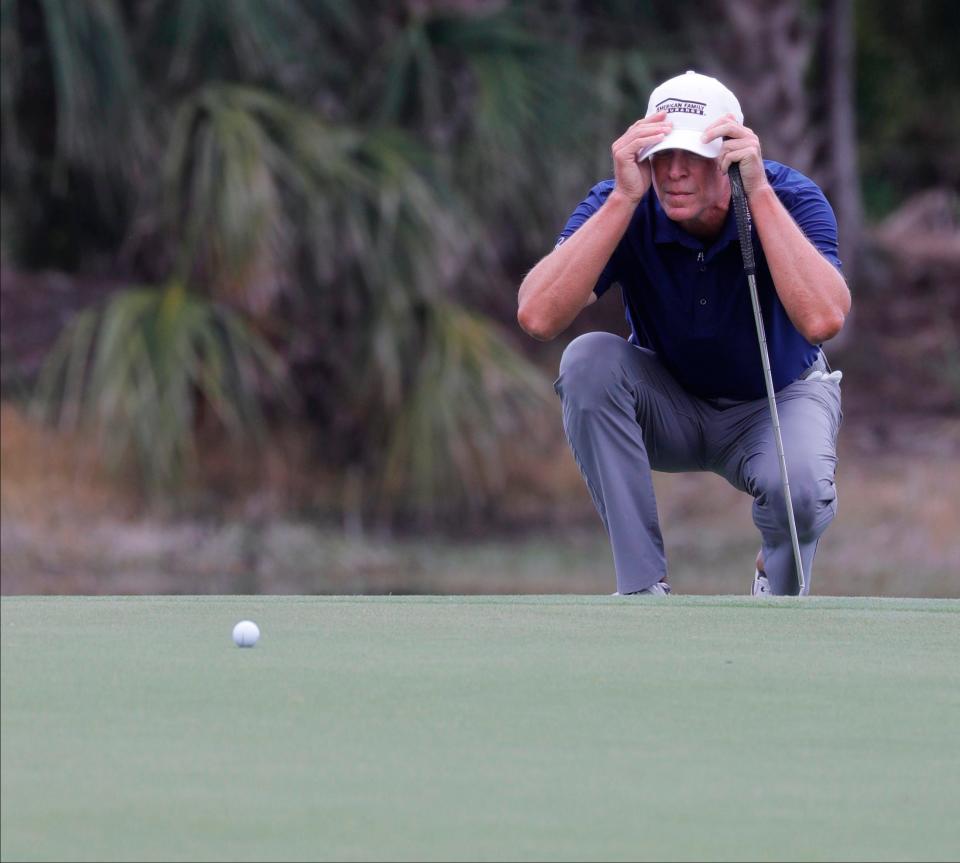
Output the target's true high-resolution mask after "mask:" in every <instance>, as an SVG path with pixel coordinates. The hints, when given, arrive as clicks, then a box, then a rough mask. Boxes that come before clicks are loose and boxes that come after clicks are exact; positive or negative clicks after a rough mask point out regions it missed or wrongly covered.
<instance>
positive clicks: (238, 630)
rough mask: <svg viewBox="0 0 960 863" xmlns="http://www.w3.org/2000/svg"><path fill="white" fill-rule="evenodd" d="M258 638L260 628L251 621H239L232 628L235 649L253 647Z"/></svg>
mask: <svg viewBox="0 0 960 863" xmlns="http://www.w3.org/2000/svg"><path fill="white" fill-rule="evenodd" d="M259 637H260V627H259V626H257V625H256V624H255V623H254V622H253V621H252V620H241V621H240V622H239V623H238V624H237V625H236V626H235V627H234V628H233V640H234V642H236V645H237V647H253V645H255V644H256V643H257V639H258V638H259Z"/></svg>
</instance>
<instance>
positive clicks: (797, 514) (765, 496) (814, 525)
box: [758, 463, 837, 542]
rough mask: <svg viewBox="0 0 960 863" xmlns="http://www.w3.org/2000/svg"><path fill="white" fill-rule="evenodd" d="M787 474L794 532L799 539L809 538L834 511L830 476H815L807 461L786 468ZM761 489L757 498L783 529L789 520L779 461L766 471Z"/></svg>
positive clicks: (834, 492)
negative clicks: (804, 463) (772, 468)
mask: <svg viewBox="0 0 960 863" xmlns="http://www.w3.org/2000/svg"><path fill="white" fill-rule="evenodd" d="M788 464H789V463H788ZM789 478H790V499H791V502H792V503H793V516H794V520H795V521H796V524H797V535H798V537H799V539H800V541H801V542H812V541H813V540H815V539H816V538H817V537H819V536H820V534H822V533H823V531H824V530H826V528H827V525H829V524H830V522H831V521H832V520H833V517H834V515H835V514H836V499H837V495H836V489H835V487H834V483H833V479H832V477H831V478H824V477H821V476H818V475H817V473H816V471H814V470H813V469H812V468H811V467H810V466H809V465H806V466H804V467H802V468H801V467H795V468H794V469H792V470H790V473H789ZM761 489H762V490H761V494H760V495H759V496H758V501H760V502H762V503H763V504H764V505H765V506H767V507H768V508H769V510H770V513H771V514H772V517H773V519H774V521H775V522H776V524H777V526H778V527H779V528H780V529H781V530H782V531H784V532H787V531H788V530H789V527H790V521H789V517H788V516H787V504H786V497H785V495H784V492H783V482H782V481H781V478H780V469H779V465H776V466H775V470H774V471H772V472H771V471H767V473H766V476H765V478H764V480H763V481H762V482H761Z"/></svg>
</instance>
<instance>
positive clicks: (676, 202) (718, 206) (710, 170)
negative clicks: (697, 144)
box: [650, 150, 730, 232]
mask: <svg viewBox="0 0 960 863" xmlns="http://www.w3.org/2000/svg"><path fill="white" fill-rule="evenodd" d="M650 163H651V166H652V174H653V185H654V188H655V189H656V192H657V197H658V198H659V199H660V206H661V207H663V211H664V213H666V215H667V217H668V218H669V219H672V220H673V221H674V222H680V223H681V224H684V225H685V226H689V227H691V228H698V227H707V226H710V225H712V224H713V223H714V222H716V220H717V218H718V216H719V217H720V218H721V221H722V218H723V217H724V216H725V215H726V211H727V208H728V206H729V201H730V185H729V181H728V180H727V177H726V176H725V175H723V174H721V173H720V168H719V163H718V162H717V160H716V159H707V158H705V157H704V156H698V155H697V154H696V153H691V152H690V151H689V150H661V151H660V152H659V153H654V154H653V156H652V157H651V158H650ZM694 232H696V231H694Z"/></svg>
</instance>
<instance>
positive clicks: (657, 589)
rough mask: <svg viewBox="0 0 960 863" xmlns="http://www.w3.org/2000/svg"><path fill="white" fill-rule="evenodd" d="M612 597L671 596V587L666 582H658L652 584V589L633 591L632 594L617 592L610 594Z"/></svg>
mask: <svg viewBox="0 0 960 863" xmlns="http://www.w3.org/2000/svg"><path fill="white" fill-rule="evenodd" d="M610 595H611V596H643V595H646V596H669V595H670V585H669V583H668V582H666V581H658V582H657V583H656V584H651V585H650V587H648V588H646V589H644V590H633V591H631V592H630V593H620V592H619V591H615V592H614V593H611V594H610Z"/></svg>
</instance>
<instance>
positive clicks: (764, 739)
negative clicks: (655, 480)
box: [0, 596, 960, 860]
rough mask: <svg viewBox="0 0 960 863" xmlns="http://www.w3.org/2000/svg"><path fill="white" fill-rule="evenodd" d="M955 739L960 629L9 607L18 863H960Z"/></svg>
mask: <svg viewBox="0 0 960 863" xmlns="http://www.w3.org/2000/svg"><path fill="white" fill-rule="evenodd" d="M244 617H250V618H252V619H254V620H256V621H257V622H258V623H259V624H260V627H261V630H262V632H263V635H262V637H261V640H260V643H259V644H258V645H257V647H255V648H254V649H252V650H241V649H238V648H236V647H235V646H234V645H233V643H232V641H231V640H230V632H231V629H232V627H233V624H234V623H235V622H236V621H237V620H239V619H241V618H244ZM958 727H960V602H958V601H956V600H894V599H890V600H879V599H836V598H810V599H805V600H802V601H798V600H783V599H781V600H769V601H763V602H757V601H749V600H746V599H736V598H725V597H724V598H706V597H670V598H647V599H636V598H634V599H621V598H612V597H583V596H577V597H474V598H463V597H415V598H413V597H391V598H376V599H373V598H360V597H357V598H342V597H341V598H332V597H327V598H313V597H311V598H300V597H254V596H251V597H207V598H194V597H179V598H169V597H164V598H158V597H138V598H116V597H108V598H95V599H93V598H49V599H47V598H4V599H3V600H2V795H0V801H2V836H0V838H2V857H3V859H4V860H21V859H36V860H39V859H70V860H135V859H153V860H163V859H168V860H209V859H221V860H226V859H229V860H252V859H261V860H285V859H304V860H307V859H311V860H320V859H334V860H376V859H385V860H402V859H437V860H454V859H470V860H478V859H510V860H519V859H525V860H532V859H541V860H542V859H563V860H581V859H592V860H623V859H671V860H674V859H676V860H693V859H723V860H734V859H738V860H742V859H748V860H749V859H771V860H779V859H787V860H881V859H883V860H888V859H889V860H906V859H922V860H933V859H943V860H947V859H955V858H956V856H957V853H958V851H960V821H958V819H957V817H956V806H957V801H958V800H960V742H958V741H960V734H958Z"/></svg>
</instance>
